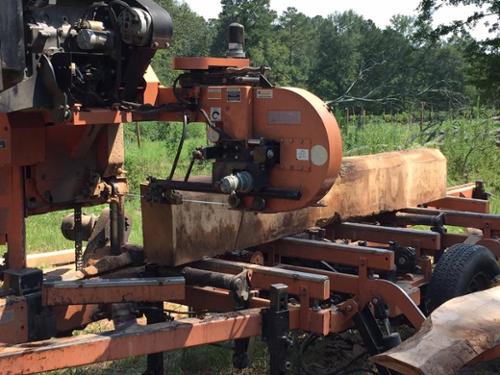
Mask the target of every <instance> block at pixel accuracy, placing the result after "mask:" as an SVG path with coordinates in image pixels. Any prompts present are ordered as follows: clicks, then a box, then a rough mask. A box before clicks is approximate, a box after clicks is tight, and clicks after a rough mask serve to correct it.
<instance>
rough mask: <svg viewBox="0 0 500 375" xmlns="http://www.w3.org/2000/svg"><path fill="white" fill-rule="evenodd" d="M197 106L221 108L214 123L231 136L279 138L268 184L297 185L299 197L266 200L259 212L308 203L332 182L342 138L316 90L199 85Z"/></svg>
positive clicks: (210, 108) (207, 110) (242, 138)
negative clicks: (277, 155) (278, 153)
mask: <svg viewBox="0 0 500 375" xmlns="http://www.w3.org/2000/svg"><path fill="white" fill-rule="evenodd" d="M214 92H215V94H214ZM235 98H236V99H235ZM201 105H202V107H203V108H204V109H205V111H206V112H207V113H211V110H212V109H218V110H221V111H222V115H221V120H220V121H219V122H216V125H217V126H218V127H220V128H221V129H222V130H223V131H224V132H225V133H226V134H228V135H229V136H231V137H232V138H235V139H240V140H246V139H261V138H264V139H269V140H274V141H276V142H279V143H280V162H279V165H278V166H276V167H274V168H272V169H271V170H270V173H269V179H270V186H271V187H274V188H282V189H298V190H299V191H300V193H301V198H300V199H299V200H285V199H269V200H268V202H267V207H266V209H265V210H264V212H267V213H273V212H285V211H293V210H297V209H300V208H304V207H309V206H311V205H313V204H315V203H317V202H318V201H319V200H320V199H321V198H323V197H324V195H325V194H326V193H327V192H328V191H329V190H330V188H331V187H332V185H333V184H334V182H335V180H336V178H337V176H338V173H339V171H340V164H341V160H342V138H341V134H340V130H339V127H338V124H337V121H336V120H335V117H334V116H333V115H332V114H331V113H330V111H329V110H328V108H327V106H326V105H325V104H324V102H323V101H322V100H321V99H319V98H318V97H316V96H315V95H313V94H311V93H309V92H307V91H305V90H301V89H293V88H266V89H262V88H252V87H250V86H231V87H207V88H203V89H202V90H201ZM249 200H250V201H251V198H249Z"/></svg>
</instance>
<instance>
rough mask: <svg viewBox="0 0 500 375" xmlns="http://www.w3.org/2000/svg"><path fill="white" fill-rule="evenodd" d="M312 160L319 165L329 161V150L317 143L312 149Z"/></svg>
mask: <svg viewBox="0 0 500 375" xmlns="http://www.w3.org/2000/svg"><path fill="white" fill-rule="evenodd" d="M311 161H312V163H313V164H314V165H315V166H317V167H322V166H323V165H325V164H326V162H327V161H328V151H326V148H324V147H323V146H321V145H316V146H314V147H313V148H312V150H311Z"/></svg>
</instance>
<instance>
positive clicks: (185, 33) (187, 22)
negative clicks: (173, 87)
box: [153, 0, 213, 84]
mask: <svg viewBox="0 0 500 375" xmlns="http://www.w3.org/2000/svg"><path fill="white" fill-rule="evenodd" d="M156 1H157V2H158V3H159V4H160V5H161V6H162V7H164V8H165V9H166V10H168V12H169V13H170V15H171V17H172V20H173V23H174V34H173V38H172V43H171V46H170V48H169V49H167V50H161V51H160V52H158V53H157V54H156V56H155V58H154V61H153V67H154V68H155V72H156V73H157V74H158V76H159V78H160V79H161V81H162V83H163V84H172V82H173V80H174V79H175V78H176V77H177V75H178V74H179V72H176V71H173V70H172V59H173V58H174V57H175V56H206V55H208V53H209V49H210V45H211V41H212V37H213V35H212V30H213V29H212V28H211V27H210V25H209V24H208V23H207V22H206V21H205V19H204V18H203V17H201V16H199V15H198V14H196V13H195V12H193V11H192V10H191V9H190V8H189V6H188V5H187V4H185V3H178V2H177V1H175V0H156Z"/></svg>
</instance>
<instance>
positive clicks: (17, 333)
mask: <svg viewBox="0 0 500 375" xmlns="http://www.w3.org/2000/svg"><path fill="white" fill-rule="evenodd" d="M26 341H28V305H27V303H26V299H25V298H23V297H15V296H8V297H5V298H0V343H8V344H19V343H22V342H26ZM1 371H2V370H1V368H0V372H1Z"/></svg>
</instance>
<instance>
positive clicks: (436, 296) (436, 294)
mask: <svg viewBox="0 0 500 375" xmlns="http://www.w3.org/2000/svg"><path fill="white" fill-rule="evenodd" d="M499 274H500V266H499V265H498V263H497V261H496V259H495V256H494V255H493V254H492V253H491V251H490V250H488V249H487V248H486V247H484V246H480V245H468V244H457V245H454V246H451V247H450V248H449V249H448V250H446V251H445V253H444V254H443V256H442V257H441V258H440V259H439V261H438V263H437V264H436V266H435V267H434V271H433V273H432V278H431V282H430V284H429V288H428V294H427V297H428V298H427V300H428V308H429V311H433V310H434V309H436V308H437V307H439V306H440V305H442V304H443V303H445V302H446V301H448V300H450V299H452V298H455V297H459V296H463V295H465V294H469V293H474V292H477V291H480V290H484V289H487V288H489V287H490V286H491V284H492V282H493V279H494V278H495V277H496V276H497V275H499Z"/></svg>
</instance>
